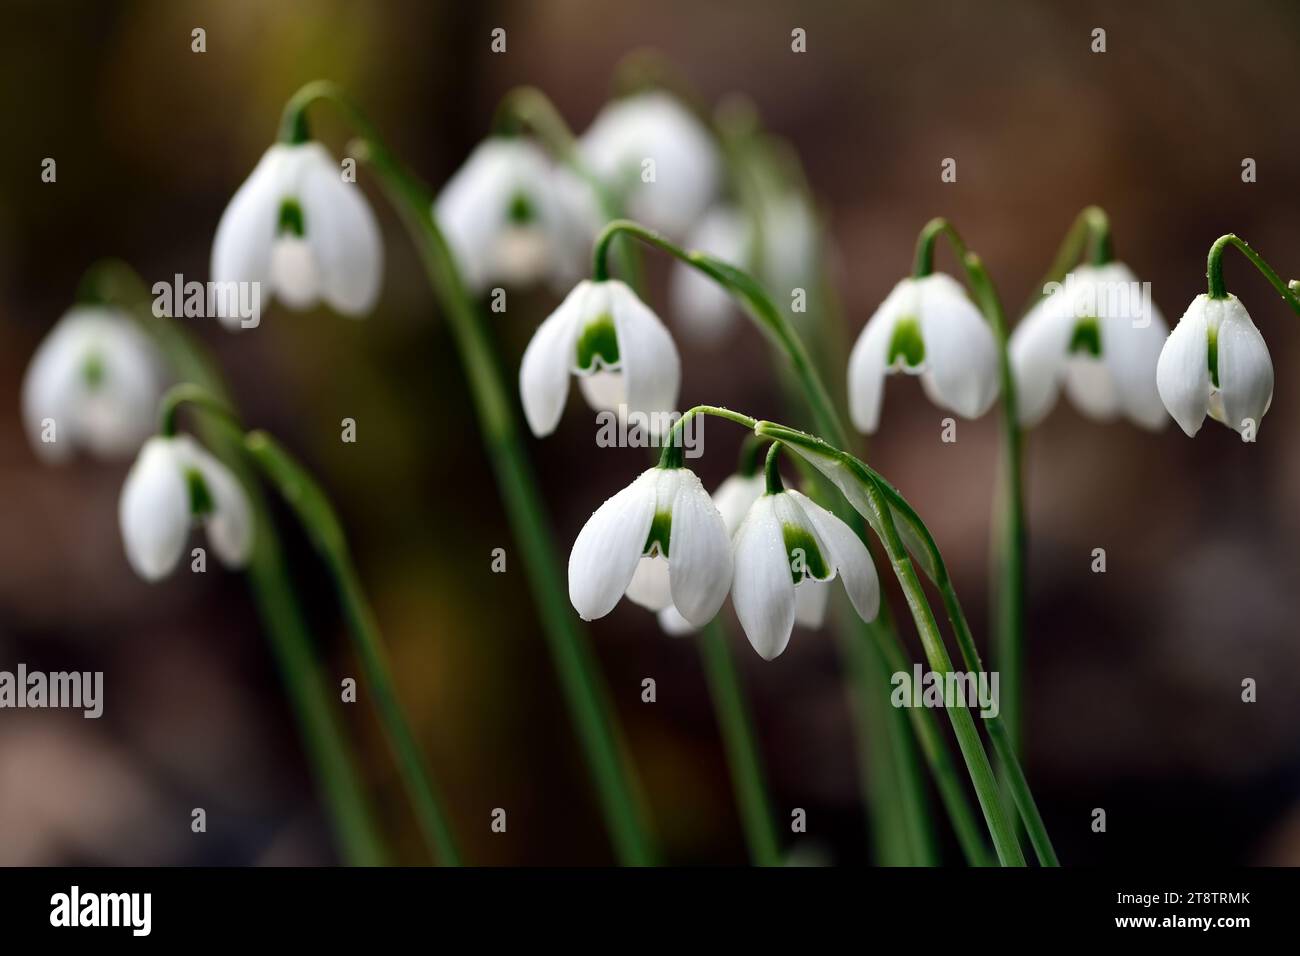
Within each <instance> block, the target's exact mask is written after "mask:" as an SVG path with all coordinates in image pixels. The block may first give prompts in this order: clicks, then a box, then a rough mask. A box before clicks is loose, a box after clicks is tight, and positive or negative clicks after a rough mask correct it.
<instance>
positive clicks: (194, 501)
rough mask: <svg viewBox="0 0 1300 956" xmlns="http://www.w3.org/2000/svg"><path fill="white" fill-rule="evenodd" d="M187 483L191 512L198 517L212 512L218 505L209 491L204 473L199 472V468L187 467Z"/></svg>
mask: <svg viewBox="0 0 1300 956" xmlns="http://www.w3.org/2000/svg"><path fill="white" fill-rule="evenodd" d="M185 484H186V485H187V486H188V487H189V490H190V514H191V515H193V516H194V517H196V518H203V517H206V516H207V515H210V514H212V512H213V510H214V509H215V507H216V506H215V505H214V504H213V501H212V494H211V493H210V492H209V491H208V483H207V482H206V481H204V480H203V475H201V474H199V471H198V469H197V468H187V469H185Z"/></svg>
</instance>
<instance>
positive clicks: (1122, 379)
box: [1101, 270, 1169, 430]
mask: <svg viewBox="0 0 1300 956" xmlns="http://www.w3.org/2000/svg"><path fill="white" fill-rule="evenodd" d="M1125 272H1127V270H1125ZM1128 275H1129V276H1132V273H1128ZM1132 281H1133V282H1134V283H1136V282H1137V279H1136V278H1135V277H1134V278H1133V279H1132ZM1101 334H1102V343H1101V347H1102V360H1103V361H1104V362H1105V363H1106V365H1107V367H1108V368H1109V369H1110V373H1111V380H1112V382H1113V383H1114V386H1115V391H1116V393H1117V394H1118V397H1119V404H1120V407H1121V408H1122V409H1123V411H1124V413H1125V414H1126V415H1127V416H1128V418H1129V420H1130V421H1132V422H1133V423H1134V424H1136V425H1140V426H1142V427H1143V428H1149V429H1152V430H1157V429H1161V428H1163V427H1164V426H1165V425H1167V424H1168V423H1169V417H1168V416H1167V415H1166V414H1165V406H1164V404H1163V403H1162V402H1161V401H1160V392H1159V391H1158V390H1157V389H1156V365H1157V363H1158V362H1159V361H1160V351H1161V349H1163V348H1164V344H1165V339H1167V338H1168V337H1169V325H1168V323H1166V322H1165V320H1164V316H1162V315H1161V314H1160V310H1159V309H1158V308H1156V306H1155V303H1154V302H1152V303H1149V304H1144V305H1143V306H1142V307H1141V308H1139V309H1138V310H1137V314H1136V315H1133V316H1123V317H1118V318H1116V317H1108V318H1107V319H1105V320H1104V321H1103V322H1102V333H1101Z"/></svg>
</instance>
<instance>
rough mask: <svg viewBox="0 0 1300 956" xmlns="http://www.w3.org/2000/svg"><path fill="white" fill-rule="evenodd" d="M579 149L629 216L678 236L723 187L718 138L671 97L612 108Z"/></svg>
mask: <svg viewBox="0 0 1300 956" xmlns="http://www.w3.org/2000/svg"><path fill="white" fill-rule="evenodd" d="M579 149H580V150H581V154H582V157H583V160H584V161H585V162H586V163H587V164H588V165H589V166H590V167H591V169H592V170H593V171H594V172H595V174H596V175H597V176H599V177H600V179H601V180H602V181H603V182H604V183H605V184H606V186H607V187H608V188H609V189H611V190H612V191H613V192H614V194H615V195H616V196H617V197H618V198H619V204H620V206H621V207H622V209H623V210H624V212H625V213H626V214H627V215H629V216H631V217H632V218H633V219H636V220H638V221H640V222H644V223H646V224H647V225H649V226H651V227H652V228H654V229H658V230H660V231H661V232H665V233H667V234H668V235H669V236H672V237H674V238H676V239H680V238H682V237H683V236H685V234H686V232H687V231H688V230H689V229H690V228H691V226H692V225H693V224H694V223H695V222H696V220H697V219H698V218H699V217H700V216H701V215H702V214H703V213H704V210H705V209H707V208H708V206H709V204H710V203H712V202H713V199H714V196H715V195H716V193H717V190H718V184H719V178H720V175H721V161H720V159H719V156H718V150H717V147H716V145H715V143H714V140H713V137H712V136H711V135H710V133H709V131H708V130H707V129H705V127H704V125H703V124H702V123H700V121H699V120H698V119H696V118H695V117H694V116H693V115H692V114H691V113H690V111H689V110H687V109H686V108H685V107H684V106H682V105H681V104H680V103H679V102H678V101H677V100H675V99H674V98H673V97H671V96H669V95H668V94H667V93H662V92H658V91H653V92H648V93H638V94H635V95H633V96H629V97H626V98H624V99H619V100H615V101H614V102H612V103H610V104H609V105H607V106H606V107H605V108H604V109H603V110H601V112H600V114H599V115H598V116H597V117H596V119H595V120H594V121H592V124H591V127H590V128H589V129H588V130H587V131H586V132H585V133H584V134H583V135H582V139H581V140H580V142H579Z"/></svg>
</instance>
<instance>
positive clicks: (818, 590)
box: [794, 578, 831, 629]
mask: <svg viewBox="0 0 1300 956" xmlns="http://www.w3.org/2000/svg"><path fill="white" fill-rule="evenodd" d="M830 596H831V585H830V582H829V581H816V580H813V579H812V578H808V579H807V580H805V581H800V582H799V583H798V584H796V585H795V587H794V621H795V623H796V624H798V625H799V626H800V627H810V628H814V629H815V628H819V627H821V626H822V624H823V622H824V621H825V620H826V602H827V601H828V600H829V599H830Z"/></svg>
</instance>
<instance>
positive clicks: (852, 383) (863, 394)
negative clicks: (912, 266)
mask: <svg viewBox="0 0 1300 956" xmlns="http://www.w3.org/2000/svg"><path fill="white" fill-rule="evenodd" d="M908 282H910V280H908V279H904V280H903V281H902V282H900V283H899V284H898V285H896V286H894V289H893V291H892V292H890V293H889V295H887V296H886V297H885V301H884V302H882V303H880V306H879V307H878V308H877V309H876V311H875V314H873V315H872V316H871V318H870V319H868V320H867V324H866V326H865V327H864V328H863V329H862V333H861V334H860V335H859V336H858V340H857V342H856V343H855V344H854V346H853V351H852V352H850V353H849V371H848V388H849V415H850V417H851V418H852V419H853V425H854V427H855V428H857V430H858V431H860V432H865V433H867V434H868V435H869V434H871V433H872V432H874V431H875V430H876V428H877V426H879V424H880V406H881V404H882V400H883V397H884V395H883V393H884V390H885V373H886V368H885V362H886V360H887V359H888V357H889V344H890V342H891V341H892V339H893V337H894V326H895V325H896V324H897V323H898V320H899V319H900V318H902V317H903V315H904V310H905V309H906V308H907V306H908V305H909V304H910V303H911V302H912V299H911V298H910V296H911V293H910V291H909V288H908V286H907V285H905V284H904V283H908Z"/></svg>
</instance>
